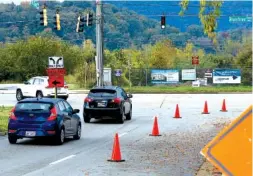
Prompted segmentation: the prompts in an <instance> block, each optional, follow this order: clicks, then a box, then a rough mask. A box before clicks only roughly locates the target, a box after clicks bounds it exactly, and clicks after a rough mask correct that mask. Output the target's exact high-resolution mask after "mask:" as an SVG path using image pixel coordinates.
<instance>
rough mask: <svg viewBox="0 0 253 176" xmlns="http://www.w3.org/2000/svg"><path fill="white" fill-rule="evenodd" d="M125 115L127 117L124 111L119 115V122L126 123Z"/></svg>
mask: <svg viewBox="0 0 253 176" xmlns="http://www.w3.org/2000/svg"><path fill="white" fill-rule="evenodd" d="M124 117H125V116H124V112H121V113H120V114H119V116H118V119H117V121H118V123H120V124H123V123H124Z"/></svg>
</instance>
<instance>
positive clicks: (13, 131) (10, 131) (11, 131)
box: [9, 130, 17, 133]
mask: <svg viewBox="0 0 253 176" xmlns="http://www.w3.org/2000/svg"><path fill="white" fill-rule="evenodd" d="M16 131H17V130H9V133H16Z"/></svg>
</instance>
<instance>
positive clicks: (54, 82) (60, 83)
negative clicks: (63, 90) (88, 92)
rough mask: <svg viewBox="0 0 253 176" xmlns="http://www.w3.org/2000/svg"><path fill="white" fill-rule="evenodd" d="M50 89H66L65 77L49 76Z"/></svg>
mask: <svg viewBox="0 0 253 176" xmlns="http://www.w3.org/2000/svg"><path fill="white" fill-rule="evenodd" d="M48 87H49V88H54V87H64V76H63V75H58V76H49V79H48Z"/></svg>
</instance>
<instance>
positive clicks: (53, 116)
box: [47, 107, 57, 121]
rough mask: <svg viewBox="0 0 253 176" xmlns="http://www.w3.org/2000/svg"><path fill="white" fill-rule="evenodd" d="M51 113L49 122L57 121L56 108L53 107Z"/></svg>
mask: <svg viewBox="0 0 253 176" xmlns="http://www.w3.org/2000/svg"><path fill="white" fill-rule="evenodd" d="M50 112H51V114H50V116H49V117H48V119H47V120H49V121H51V120H55V119H56V118H57V112H56V108H55V107H53V108H52V109H51V111H50Z"/></svg>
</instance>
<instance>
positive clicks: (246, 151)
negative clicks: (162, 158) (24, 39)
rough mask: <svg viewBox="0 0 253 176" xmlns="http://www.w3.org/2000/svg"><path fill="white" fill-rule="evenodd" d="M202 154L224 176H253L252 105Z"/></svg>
mask: <svg viewBox="0 0 253 176" xmlns="http://www.w3.org/2000/svg"><path fill="white" fill-rule="evenodd" d="M200 153H201V154H202V155H203V156H205V157H206V159H207V160H208V161H210V162H211V163H212V164H213V165H214V166H216V167H217V168H218V169H219V170H220V171H221V172H222V174H223V175H224V176H252V105H251V106H250V107H249V108H247V109H246V110H245V111H244V112H243V113H242V114H241V115H240V116H239V117H238V118H236V119H235V120H234V121H233V122H232V123H231V124H230V125H229V126H227V127H225V128H224V129H223V130H222V131H221V132H220V133H219V134H218V135H217V136H216V137H215V138H214V139H213V140H212V141H211V142H209V143H208V144H207V145H206V146H205V147H204V148H203V149H202V150H201V152H200Z"/></svg>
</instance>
